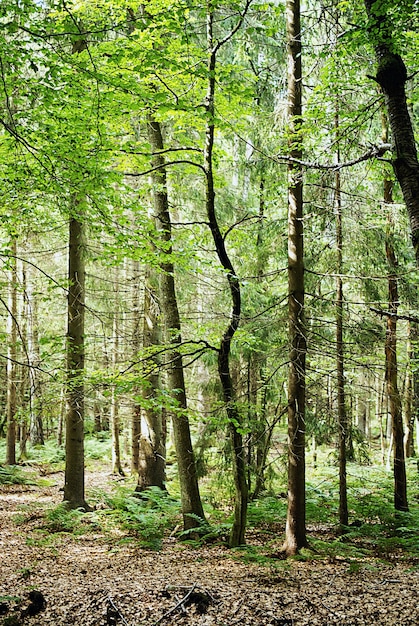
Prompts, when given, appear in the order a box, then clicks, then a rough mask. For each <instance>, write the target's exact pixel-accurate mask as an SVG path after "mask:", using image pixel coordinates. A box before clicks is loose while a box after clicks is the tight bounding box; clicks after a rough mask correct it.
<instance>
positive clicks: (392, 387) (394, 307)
mask: <svg viewBox="0 0 419 626" xmlns="http://www.w3.org/2000/svg"><path fill="white" fill-rule="evenodd" d="M382 126H383V140H384V141H388V123H387V119H386V116H385V115H383V116H382ZM384 203H385V206H386V207H387V210H388V220H387V233H386V241H385V247H386V258H387V263H388V269H389V275H388V307H389V315H387V328H386V340H385V355H386V373H385V379H386V386H387V396H388V402H389V408H390V416H391V429H392V439H393V474H394V508H395V509H396V510H397V511H407V510H408V508H409V507H408V502H407V479H406V464H405V455H404V437H403V409H402V399H401V395H400V391H399V387H398V382H397V378H398V367H397V311H398V308H399V287H398V276H397V265H398V263H397V257H396V251H395V247H394V221H393V216H392V213H391V211H392V204H393V181H392V180H391V178H390V177H388V176H386V177H385V178H384Z"/></svg>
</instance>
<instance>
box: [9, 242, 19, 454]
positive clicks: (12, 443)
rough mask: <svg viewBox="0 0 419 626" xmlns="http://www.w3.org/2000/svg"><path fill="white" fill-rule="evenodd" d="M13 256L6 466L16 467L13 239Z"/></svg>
mask: <svg viewBox="0 0 419 626" xmlns="http://www.w3.org/2000/svg"><path fill="white" fill-rule="evenodd" d="M11 248H12V254H11V257H10V264H11V268H10V283H9V299H8V311H7V333H8V344H7V367H6V375H7V395H6V414H7V431H6V432H7V436H6V465H16V431H17V426H16V412H17V396H16V374H17V367H16V365H17V364H16V357H17V333H18V321H17V259H16V256H17V240H16V237H12V240H11Z"/></svg>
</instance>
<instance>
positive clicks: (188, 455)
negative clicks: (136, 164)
mask: <svg viewBox="0 0 419 626" xmlns="http://www.w3.org/2000/svg"><path fill="white" fill-rule="evenodd" d="M147 127H148V137H149V141H150V144H151V147H152V151H153V153H154V154H155V156H154V157H153V160H152V165H153V167H154V168H155V169H154V171H153V173H152V178H153V187H154V188H153V196H154V210H155V219H156V226H157V229H158V230H159V231H160V234H161V238H162V241H163V242H164V246H163V252H166V253H167V258H164V259H163V261H162V263H161V270H162V272H161V276H160V287H159V291H160V305H161V309H162V314H163V319H164V326H165V334H166V341H167V342H168V346H169V348H168V351H167V353H166V358H167V362H168V367H167V381H168V386H169V391H170V393H171V395H172V398H173V400H174V401H175V402H176V405H177V408H176V410H175V411H173V412H172V423H173V434H174V441H175V448H176V455H177V464H178V472H179V483H180V491H181V500H182V514H183V524H184V528H185V530H189V529H192V528H195V527H196V526H198V525H199V523H200V522H199V520H200V519H201V520H203V519H205V515H204V509H203V507H202V502H201V496H200V493H199V487H198V477H197V472H196V464H195V457H194V453H193V447H192V438H191V431H190V425H189V418H188V407H187V400H186V389H185V379H184V372H183V359H182V353H181V352H180V348H179V346H180V344H181V343H182V337H181V324H180V315H179V309H178V304H177V298H176V289H175V277H174V267H173V262H172V259H171V255H172V228H171V219H170V212H169V202H168V197H167V180H166V170H165V167H164V163H165V162H164V157H163V155H162V151H163V137H162V132H161V127H160V124H159V123H158V122H157V121H156V120H155V119H153V117H152V116H150V117H149V120H148V124H147Z"/></svg>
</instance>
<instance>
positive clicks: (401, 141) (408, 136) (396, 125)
mask: <svg viewBox="0 0 419 626" xmlns="http://www.w3.org/2000/svg"><path fill="white" fill-rule="evenodd" d="M390 4H391V3H390ZM396 4H397V2H396V1H394V5H396ZM365 7H366V11H367V14H368V17H369V20H370V24H371V29H370V32H371V37H372V39H373V43H374V46H375V55H376V59H377V73H376V77H375V80H376V81H377V82H378V84H379V85H380V87H381V89H382V90H383V93H384V97H385V103H386V107H387V114H388V120H389V123H390V128H391V132H392V142H393V152H394V160H393V169H394V172H395V175H396V177H397V180H398V182H399V184H400V187H401V190H402V193H403V198H404V201H405V204H406V208H407V213H408V216H409V221H410V228H411V232H412V241H413V247H414V250H415V256H416V263H417V264H418V265H419V162H418V155H417V149H416V142H415V136H414V131H413V125H412V120H411V117H410V114H409V109H408V105H407V100H406V89H405V85H406V81H407V78H408V76H407V69H406V66H405V64H404V62H403V59H402V58H401V57H400V55H399V54H397V53H396V52H395V51H394V45H393V41H392V31H393V29H392V24H391V23H390V21H389V18H388V16H387V14H386V13H384V12H383V7H382V4H381V3H380V2H377V1H376V0H365ZM388 8H390V7H388Z"/></svg>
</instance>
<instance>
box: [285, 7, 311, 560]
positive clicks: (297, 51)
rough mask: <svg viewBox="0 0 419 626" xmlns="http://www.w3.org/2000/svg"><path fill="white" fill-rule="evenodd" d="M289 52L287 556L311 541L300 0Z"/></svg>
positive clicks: (290, 27)
mask: <svg viewBox="0 0 419 626" xmlns="http://www.w3.org/2000/svg"><path fill="white" fill-rule="evenodd" d="M286 22H287V51H288V124H289V152H290V157H291V161H290V163H289V165H288V310H289V345H290V353H289V377H288V510H287V521H286V527H285V542H284V546H283V550H284V552H285V553H286V554H287V555H292V554H295V553H296V552H298V550H300V549H301V548H303V547H305V546H306V545H307V538H306V526H305V523H306V504H305V428H306V426H305V376H306V373H305V372H306V350H307V347H306V327H305V320H304V247H303V171H302V167H301V165H299V163H298V162H301V159H302V145H301V142H302V132H301V125H302V117H301V116H302V63H301V53H302V48H301V14H300V0H287V3H286Z"/></svg>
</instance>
